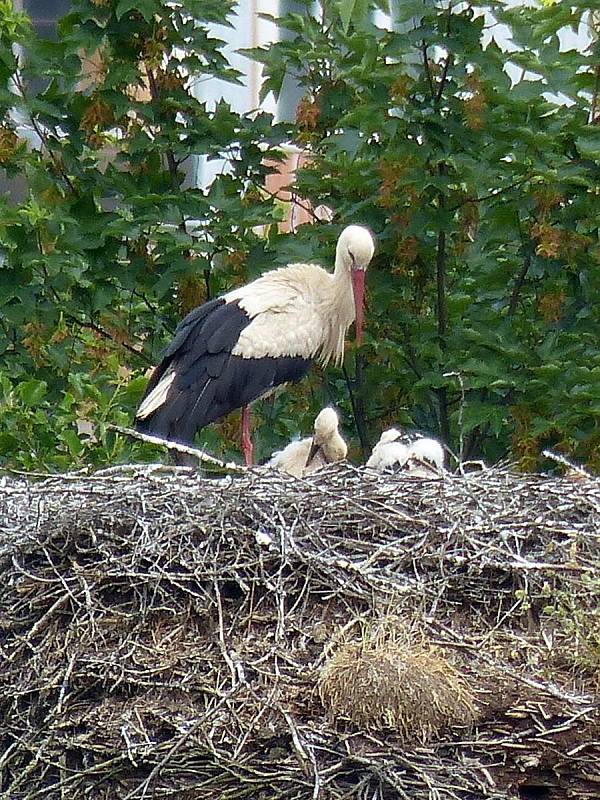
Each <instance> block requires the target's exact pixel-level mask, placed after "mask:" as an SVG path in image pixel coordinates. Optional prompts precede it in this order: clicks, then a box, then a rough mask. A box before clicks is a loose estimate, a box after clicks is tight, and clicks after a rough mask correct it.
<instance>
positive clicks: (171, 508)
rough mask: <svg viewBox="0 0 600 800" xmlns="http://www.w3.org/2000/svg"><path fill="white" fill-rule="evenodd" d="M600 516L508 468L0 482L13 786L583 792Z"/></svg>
mask: <svg viewBox="0 0 600 800" xmlns="http://www.w3.org/2000/svg"><path fill="white" fill-rule="evenodd" d="M599 519H600V482H598V481H597V480H595V479H591V478H586V477H584V478H582V479H581V480H567V479H550V478H542V477H539V476H523V475H517V474H513V473H511V472H509V471H507V470H500V469H494V470H484V471H482V472H479V473H473V474H471V475H467V476H464V477H461V476H451V475H448V476H446V477H444V478H443V479H439V480H419V479H412V478H406V477H401V476H399V477H398V476H381V475H376V474H374V473H371V472H369V471H368V470H357V469H354V468H352V467H349V466H340V467H336V468H334V469H331V470H329V471H327V472H324V473H321V474H316V475H315V476H311V478H310V479H306V480H296V479H293V478H289V477H286V476H282V475H279V474H275V473H272V472H270V471H267V470H264V469H263V470H261V469H257V470H251V471H249V472H247V473H244V474H240V475H236V476H234V477H231V478H224V479H221V480H215V479H212V480H211V479H206V478H204V479H203V478H201V477H198V476H196V475H194V474H193V473H192V472H191V471H189V470H175V469H165V468H163V467H159V466H154V467H153V466H150V467H140V468H137V469H136V468H129V469H127V468H124V469H114V470H109V471H104V472H102V473H96V474H95V475H90V476H85V475H71V476H56V477H52V478H48V479H45V480H42V481H38V482H35V481H32V480H30V479H26V478H21V479H19V478H10V477H4V478H2V479H1V480H0V564H1V565H2V576H3V581H2V585H1V586H0V657H1V659H2V670H1V673H0V690H1V691H0V791H2V792H3V794H2V797H5V798H7V800H8V798H10V800H13V799H14V800H18V799H20V798H22V799H23V800H33V798H49V799H50V800H54V798H56V800H58V798H61V800H62V798H65V797H68V798H76V799H78V798H106V800H108V798H110V800H125V799H126V798H127V800H133V798H142V797H153V798H163V797H165V798H166V797H173V798H184V800H185V798H190V799H191V798H194V799H196V798H197V799H198V800H200V799H201V798H202V799H203V798H215V797H219V798H238V797H239V798H243V797H252V798H255V797H256V798H261V797H264V798H276V797H281V798H321V797H322V798H336V799H337V798H339V799H340V800H341V798H359V799H360V800H363V798H365V799H366V798H369V799H370V800H371V799H372V798H379V799H380V800H392V798H406V797H410V798H433V797H435V798H462V800H467V799H469V800H470V799H471V798H479V797H490V798H508V797H515V796H516V797H523V798H527V797H540V798H544V797H548V798H551V800H554V798H559V797H578V798H585V797H588V798H592V797H597V793H598V785H599V783H600V745H599V744H598V741H599V740H600V735H599V734H600V716H599V714H598V703H597V693H596V692H597V685H598V668H599V663H600V654H599V652H598V640H599V637H598V634H599V631H600V626H598V596H599V594H600V576H599V574H598V565H599V563H600V543H599V528H598V521H599ZM528 792H530V793H529V794H528ZM544 792H546V794H544Z"/></svg>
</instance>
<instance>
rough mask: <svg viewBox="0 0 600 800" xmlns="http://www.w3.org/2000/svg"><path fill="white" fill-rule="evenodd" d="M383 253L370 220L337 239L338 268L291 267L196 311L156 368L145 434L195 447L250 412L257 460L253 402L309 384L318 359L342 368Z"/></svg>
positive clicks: (248, 446)
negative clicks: (378, 253) (212, 426)
mask: <svg viewBox="0 0 600 800" xmlns="http://www.w3.org/2000/svg"><path fill="white" fill-rule="evenodd" d="M374 249H375V245H374V241H373V237H372V236H371V234H370V233H369V231H368V230H367V229H366V228H363V227H361V226H360V225H349V226H348V227H347V228H345V229H344V230H343V231H342V233H341V235H340V237H339V239H338V242H337V247H336V254H335V269H334V272H333V273H330V272H327V271H326V270H325V269H323V268H322V267H320V266H318V265H317V264H290V265H288V266H287V267H281V268H279V269H275V270H273V271H271V272H267V273H266V274H265V275H262V276H261V277H260V278H257V279H256V280H255V281H252V282H251V283H248V284H246V285H245V286H242V287H240V288H239V289H234V290H233V291H231V292H228V293H227V294H224V295H221V297H218V298H216V299H214V300H210V301H209V302H207V303H204V304H203V305H201V306H198V308H195V309H194V310H193V311H191V312H190V313H189V314H188V315H187V317H185V319H183V320H182V321H181V322H180V324H179V326H178V327H177V330H176V331H175V336H174V337H173V341H172V342H171V344H170V345H169V346H168V347H167V349H166V350H165V352H164V354H163V357H162V360H161V362H160V364H158V366H157V367H156V368H155V370H154V372H153V374H152V377H151V378H150V381H149V383H148V387H147V389H146V393H145V395H144V397H143V399H142V402H141V404H140V406H139V408H138V410H137V413H136V427H137V428H138V430H140V431H143V432H145V433H150V434H153V435H155V436H160V437H162V438H165V439H170V440H172V441H177V442H182V443H184V444H191V443H192V442H193V439H194V436H195V434H196V431H198V430H200V429H201V428H204V426H205V425H208V424H209V423H211V422H214V421H215V420H217V419H220V418H221V417H223V416H225V414H228V413H229V412H230V411H233V410H234V409H236V408H240V407H241V408H242V451H243V453H244V458H245V461H246V464H248V465H250V464H252V440H251V438H250V426H249V404H250V403H251V402H252V401H254V400H256V399H258V398H259V397H263V396H264V395H266V394H268V393H269V392H270V391H271V390H272V389H273V388H274V387H275V386H278V385H280V384H285V383H288V382H294V383H295V382H296V381H299V380H300V379H301V378H302V377H304V375H306V373H307V372H308V370H309V368H310V365H311V364H312V362H313V361H314V360H317V361H319V362H320V363H321V364H323V365H326V364H327V363H328V362H329V361H334V362H335V363H336V364H341V362H342V360H343V358H344V340H345V337H346V332H347V331H348V328H349V327H350V325H351V324H352V322H354V321H356V341H357V343H358V344H360V343H361V340H362V326H363V306H364V282H365V270H366V269H367V267H368V265H369V262H370V261H371V258H372V257H373V252H374Z"/></svg>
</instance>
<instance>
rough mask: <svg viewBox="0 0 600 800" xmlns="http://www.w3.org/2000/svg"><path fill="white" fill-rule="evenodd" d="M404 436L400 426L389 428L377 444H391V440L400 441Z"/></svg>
mask: <svg viewBox="0 0 600 800" xmlns="http://www.w3.org/2000/svg"><path fill="white" fill-rule="evenodd" d="M401 438H402V434H401V433H400V431H399V430H398V428H388V430H387V431H384V432H383V433H382V434H381V436H380V437H379V441H378V442H377V444H389V443H390V442H398V441H400V439H401Z"/></svg>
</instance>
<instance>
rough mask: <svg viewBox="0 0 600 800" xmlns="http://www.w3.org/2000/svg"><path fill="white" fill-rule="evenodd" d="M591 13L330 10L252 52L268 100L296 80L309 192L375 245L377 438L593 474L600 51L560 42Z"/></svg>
mask: <svg viewBox="0 0 600 800" xmlns="http://www.w3.org/2000/svg"><path fill="white" fill-rule="evenodd" d="M590 8H591V6H586V5H577V6H572V5H566V4H563V3H555V4H548V5H545V6H543V7H541V8H539V9H534V8H530V7H525V6H522V7H516V8H512V9H505V8H504V6H503V5H498V6H494V5H491V6H490V4H488V3H485V4H478V3H460V4H448V3H443V4H442V3H434V2H423V1H422V0H415V2H411V1H410V0H403V2H402V3H397V4H394V5H393V6H392V9H391V25H390V26H389V27H390V28H391V29H388V30H385V29H382V28H381V27H378V26H376V25H375V24H374V23H373V19H372V16H371V15H369V14H366V13H364V10H363V9H362V7H361V6H360V5H359V4H357V3H355V4H353V3H347V4H335V3H333V4H332V3H323V5H322V7H321V13H320V16H312V15H310V14H309V13H306V14H292V15H289V16H288V17H286V18H285V19H284V20H282V21H281V24H283V25H284V26H285V27H286V28H288V29H289V30H290V31H291V32H292V33H293V35H292V36H291V37H290V38H288V39H286V40H285V41H282V42H280V43H279V44H278V45H277V46H276V47H271V48H270V49H269V51H268V52H263V53H262V54H259V53H255V56H256V57H258V58H261V59H262V60H264V62H265V66H266V73H267V76H268V78H267V82H266V84H265V87H264V91H265V92H267V91H274V92H275V93H277V92H278V91H279V88H280V86H281V82H282V79H283V76H284V74H285V73H286V71H290V70H291V71H293V73H294V74H295V75H296V76H297V78H298V80H299V81H301V83H302V85H303V86H304V89H305V94H304V97H303V99H302V101H301V102H300V104H299V107H298V114H297V120H296V122H297V128H298V138H299V139H300V140H301V141H302V142H304V143H305V145H306V146H307V147H308V148H310V150H311V151H312V152H313V153H314V154H315V158H314V159H313V161H312V163H311V165H310V167H309V168H307V169H304V170H303V171H302V173H301V174H300V176H299V179H298V184H299V192H300V194H301V195H303V196H307V197H310V198H311V199H312V201H313V202H314V203H327V204H328V205H330V206H331V207H332V208H333V209H335V211H336V212H337V215H338V216H339V218H340V219H354V220H361V221H365V222H367V223H368V224H370V225H371V226H372V227H373V229H374V230H375V231H376V233H377V236H378V241H379V247H380V249H379V254H378V257H377V262H376V265H375V268H374V269H373V270H372V271H371V272H370V275H369V285H370V290H371V307H370V313H369V334H370V336H369V340H368V343H367V346H366V348H365V350H364V353H363V354H362V355H361V361H362V364H363V365H364V366H363V370H362V387H361V388H360V389H359V390H358V391H359V394H360V393H362V397H361V403H360V405H361V407H362V409H363V410H364V415H365V419H366V428H367V431H368V435H369V437H370V438H371V440H372V439H373V438H374V437H375V436H376V435H377V432H378V431H379V430H380V429H381V428H382V427H383V426H385V425H387V424H388V423H392V422H394V421H398V420H399V421H401V422H404V423H407V424H414V425H417V426H420V427H423V428H426V429H428V430H433V431H437V432H439V433H440V435H441V436H443V438H444V439H446V441H448V442H450V444H451V445H452V446H453V447H454V449H455V451H457V452H459V451H461V452H462V454H463V456H465V457H474V456H479V455H484V456H485V457H487V458H490V459H493V460H495V459H497V458H499V457H503V456H507V455H510V456H512V457H514V458H516V459H517V460H519V462H520V463H521V465H522V466H523V467H526V468H527V467H529V468H530V467H534V466H536V465H537V464H539V453H540V450H541V449H542V447H543V446H544V445H548V444H551V445H553V446H556V447H558V448H560V449H563V450H565V451H567V452H569V453H571V454H573V455H574V456H575V457H577V458H580V459H584V460H586V461H588V462H590V463H593V464H597V461H598V456H597V455H596V453H597V445H598V441H599V427H598V421H599V417H598V414H599V412H600V406H599V404H598V401H599V400H600V394H599V392H600V383H599V381H598V378H599V377H600V357H599V354H598V344H597V343H598V341H599V334H600V329H599V325H598V315H597V313H596V307H597V303H598V297H599V294H598V293H599V289H600V283H599V276H600V271H599V266H600V250H599V248H598V212H599V210H600V208H599V195H598V190H597V186H598V180H599V177H600V173H599V167H598V156H599V155H600V133H599V132H598V128H597V127H596V125H595V124H589V120H590V118H591V117H594V116H595V114H596V111H595V108H596V105H597V91H598V82H599V75H600V66H598V63H599V60H598V56H599V48H598V44H597V41H596V38H595V33H594V32H593V30H592V39H593V41H592V43H591V45H590V47H589V48H588V49H587V50H584V52H577V51H575V50H568V51H563V50H561V45H560V36H561V35H562V33H563V32H564V30H565V28H567V27H569V26H570V27H571V28H573V29H577V27H578V26H579V25H580V24H582V25H583V26H588V29H589V26H590V25H593V16H592V15H591V13H590ZM307 9H308V5H307ZM349 9H350V10H351V12H350V13H351V21H350V22H349V23H348V25H346V24H344V20H343V17H344V10H345V13H346V14H347V13H348V10H349ZM340 18H342V19H340ZM500 25H502V26H503V31H504V33H503V36H502V38H501V39H500V41H502V40H504V42H505V43H506V41H507V40H508V42H509V44H510V47H509V49H508V50H505V49H502V48H501V47H500V46H499V44H498V41H497V39H498V31H499V26H500ZM594 122H595V120H594ZM307 235H310V233H309V232H307ZM360 366H361V364H360V362H359V368H360Z"/></svg>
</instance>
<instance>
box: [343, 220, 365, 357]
mask: <svg viewBox="0 0 600 800" xmlns="http://www.w3.org/2000/svg"><path fill="white" fill-rule="evenodd" d="M374 252H375V242H374V241H373V237H372V236H371V233H370V232H369V231H368V230H367V229H366V228H363V227H362V225H348V227H347V228H344V230H343V231H342V233H341V234H340V238H339V239H338V243H337V248H336V251H335V261H336V266H337V265H338V264H340V263H341V264H342V265H343V266H344V267H345V268H346V269H348V270H349V271H350V276H351V278H352V291H353V293H354V310H355V314H356V316H355V320H356V342H357V344H360V343H361V342H362V328H363V313H364V311H363V309H364V298H365V271H366V269H367V267H368V266H369V263H370V261H371V259H372V258H373V253H374Z"/></svg>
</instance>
